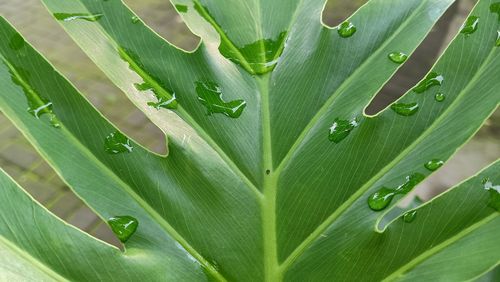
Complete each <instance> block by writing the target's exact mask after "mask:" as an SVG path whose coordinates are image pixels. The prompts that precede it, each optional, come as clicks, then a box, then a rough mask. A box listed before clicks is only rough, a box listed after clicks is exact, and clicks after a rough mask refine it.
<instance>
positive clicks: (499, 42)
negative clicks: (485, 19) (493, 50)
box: [495, 30, 500, 47]
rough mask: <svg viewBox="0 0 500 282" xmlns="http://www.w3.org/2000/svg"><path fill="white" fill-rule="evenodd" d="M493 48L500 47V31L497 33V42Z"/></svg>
mask: <svg viewBox="0 0 500 282" xmlns="http://www.w3.org/2000/svg"><path fill="white" fill-rule="evenodd" d="M495 46H497V47H500V30H498V31H497V42H496V43H495Z"/></svg>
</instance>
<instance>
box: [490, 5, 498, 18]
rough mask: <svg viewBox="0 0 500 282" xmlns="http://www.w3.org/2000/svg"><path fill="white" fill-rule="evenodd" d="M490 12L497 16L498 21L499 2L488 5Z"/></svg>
mask: <svg viewBox="0 0 500 282" xmlns="http://www.w3.org/2000/svg"><path fill="white" fill-rule="evenodd" d="M490 11H491V12H492V13H496V14H498V20H499V21H500V2H495V3H493V4H491V5H490Z"/></svg>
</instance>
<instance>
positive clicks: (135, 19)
mask: <svg viewBox="0 0 500 282" xmlns="http://www.w3.org/2000/svg"><path fill="white" fill-rule="evenodd" d="M140 21H141V19H140V18H139V17H138V16H132V23H133V24H136V23H138V22H140Z"/></svg>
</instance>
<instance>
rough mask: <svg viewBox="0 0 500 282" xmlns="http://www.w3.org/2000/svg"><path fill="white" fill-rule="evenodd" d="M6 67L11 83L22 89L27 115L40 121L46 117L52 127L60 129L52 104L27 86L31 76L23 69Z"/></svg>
mask: <svg viewBox="0 0 500 282" xmlns="http://www.w3.org/2000/svg"><path fill="white" fill-rule="evenodd" d="M6 66H7V67H8V68H9V72H10V76H11V80H12V82H14V83H15V84H16V85H18V86H20V87H21V88H22V89H23V92H24V96H25V97H26V100H27V103H28V108H27V111H28V113H30V114H31V115H33V116H34V117H35V118H37V119H41V117H42V116H43V115H47V116H48V117H49V122H50V124H51V125H52V126H53V127H55V128H59V127H61V123H60V122H59V120H58V119H57V117H56V115H55V114H54V111H53V105H52V102H51V101H50V100H49V99H47V98H46V97H43V96H42V95H40V94H39V93H38V92H37V91H36V90H35V89H33V88H32V86H31V85H30V84H29V82H28V81H29V77H30V76H31V74H30V73H29V72H28V71H26V70H25V69H23V68H19V67H18V68H14V67H13V66H11V65H9V64H6Z"/></svg>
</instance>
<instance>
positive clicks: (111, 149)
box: [104, 131, 134, 154]
mask: <svg viewBox="0 0 500 282" xmlns="http://www.w3.org/2000/svg"><path fill="white" fill-rule="evenodd" d="M104 149H105V150H106V152H107V153H108V154H119V153H130V152H132V150H133V149H134V148H133V147H132V145H131V144H130V139H128V138H127V136H125V135H123V134H122V133H121V132H119V131H115V132H113V133H111V134H109V135H108V136H106V140H105V141H104Z"/></svg>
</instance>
